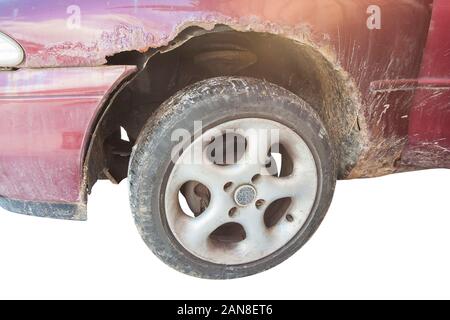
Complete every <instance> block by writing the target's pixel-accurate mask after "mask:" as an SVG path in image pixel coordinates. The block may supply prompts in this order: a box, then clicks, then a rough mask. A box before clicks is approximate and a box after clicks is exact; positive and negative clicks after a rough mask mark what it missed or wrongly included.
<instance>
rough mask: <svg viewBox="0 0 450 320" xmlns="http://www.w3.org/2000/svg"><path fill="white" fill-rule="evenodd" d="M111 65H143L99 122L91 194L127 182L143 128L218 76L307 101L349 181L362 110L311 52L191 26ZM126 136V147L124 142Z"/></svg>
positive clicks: (90, 163)
mask: <svg viewBox="0 0 450 320" xmlns="http://www.w3.org/2000/svg"><path fill="white" fill-rule="evenodd" d="M142 61H146V63H143V62H142ZM108 64H138V65H141V70H140V72H139V74H138V75H137V76H136V77H135V78H134V79H133V80H132V81H131V82H129V83H128V84H127V85H126V86H125V87H123V88H122V89H121V91H120V92H118V93H117V94H116V97H115V99H113V101H112V102H111V103H110V105H109V106H108V107H107V108H106V110H105V111H104V113H103V116H102V117H101V118H100V119H99V122H98V125H97V127H96V129H95V132H94V133H93V135H92V139H91V144H90V148H89V150H88V153H87V156H86V160H85V166H84V168H85V181H86V186H87V189H88V190H90V189H91V188H92V186H93V185H94V183H95V182H96V181H97V180H98V179H105V178H108V179H110V180H112V181H117V182H119V181H120V180H122V179H124V178H125V177H126V175H127V167H128V162H129V156H130V153H131V148H132V146H133V144H134V142H135V141H136V139H137V137H138V135H139V132H140V130H141V128H142V127H143V126H144V125H145V123H146V122H147V120H148V118H149V117H150V116H151V115H152V114H153V112H154V111H155V110H156V109H157V108H158V107H159V106H160V105H161V104H162V103H163V102H164V101H165V100H166V99H168V98H169V97H171V96H172V95H174V94H175V93H176V92H177V91H179V90H180V89H182V88H184V87H186V86H187V85H190V84H192V83H194V82H197V81H200V80H204V79H207V78H212V77H217V76H245V77H254V78H259V79H264V80H267V81H269V82H272V83H274V84H277V85H279V86H282V87H284V88H286V89H288V90H290V91H291V92H293V93H295V94H297V95H298V96H300V97H301V98H303V99H304V100H305V101H307V102H308V103H309V104H310V105H311V106H312V107H313V108H315V110H316V111H317V112H318V114H319V115H320V117H321V118H322V121H323V122H324V123H325V125H326V127H327V129H328V131H329V134H330V137H331V138H332V140H333V144H334V147H335V149H336V154H337V161H338V168H339V172H338V175H339V177H341V178H342V177H345V176H346V175H347V174H348V172H349V171H350V170H351V168H352V167H353V166H354V164H355V162H356V159H357V157H358V155H359V152H360V150H361V145H362V142H361V138H360V134H359V131H360V128H359V123H358V105H356V104H355V103H354V101H353V100H352V94H351V92H350V90H351V89H350V88H349V87H348V86H347V83H348V82H347V81H346V80H345V79H344V76H343V75H342V74H341V73H340V72H337V71H336V69H335V68H334V67H333V65H332V64H331V63H329V61H328V60H327V59H326V58H325V57H324V56H323V55H322V54H321V53H320V52H318V51H317V50H316V49H314V48H312V47H311V46H308V45H304V44H301V43H298V42H296V41H293V40H290V39H286V38H283V37H281V36H276V35H271V34H267V33H255V32H238V31H233V30H231V29H227V28H226V27H219V28H215V29H213V30H212V31H205V30H203V29H201V28H196V27H193V28H190V29H187V30H185V31H184V32H182V33H181V34H180V35H179V36H178V38H177V39H175V40H174V41H173V42H171V44H170V46H169V47H166V48H159V49H158V50H153V51H150V52H147V53H144V54H142V53H138V52H136V51H132V52H123V53H119V54H117V55H115V56H113V57H110V58H109V59H108ZM121 131H122V132H123V131H126V133H127V135H128V138H129V139H127V140H129V141H125V140H124V139H122V138H123V137H121Z"/></svg>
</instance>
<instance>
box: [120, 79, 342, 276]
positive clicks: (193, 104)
mask: <svg viewBox="0 0 450 320" xmlns="http://www.w3.org/2000/svg"><path fill="white" fill-rule="evenodd" d="M253 119H256V120H255V121H261V123H271V124H272V123H273V125H278V124H279V126H280V127H282V128H284V127H286V128H288V129H289V130H286V132H288V133H289V134H292V132H294V133H295V134H296V135H298V137H300V138H301V139H302V141H304V143H305V145H306V146H307V147H308V148H309V150H310V153H311V155H312V157H313V158H312V159H313V161H314V163H315V171H314V177H315V178H314V179H315V180H314V181H315V184H314V192H315V194H314V197H313V198H312V200H311V209H310V211H309V212H306V216H305V217H304V221H303V222H302V225H301V228H300V229H299V230H298V232H296V233H295V234H294V235H293V236H292V238H291V239H289V240H286V239H283V240H282V241H287V242H286V244H284V245H283V246H282V247H281V248H279V249H277V250H276V251H274V252H271V253H270V254H268V255H266V256H263V257H261V258H260V259H257V260H253V261H244V257H242V258H241V257H240V256H239V254H235V253H234V251H233V254H230V255H228V258H229V259H230V262H229V261H228V260H224V261H222V262H221V263H218V262H217V261H219V260H220V261H221V259H222V260H223V259H225V258H223V257H222V256H219V255H218V256H217V258H211V259H206V258H203V255H200V254H195V253H194V251H195V250H196V249H195V248H194V249H192V250H190V249H189V248H188V246H187V245H184V244H183V243H182V241H180V240H179V239H180V238H179V237H178V236H177V235H176V234H177V233H176V232H174V230H175V227H173V228H172V227H171V225H170V223H171V222H170V221H171V220H170V219H172V218H170V219H169V218H168V217H169V215H170V214H172V213H171V212H169V211H170V210H166V209H167V208H168V205H167V199H168V198H169V196H170V197H174V196H172V195H169V194H166V192H168V191H167V190H170V189H169V184H168V181H169V180H170V179H173V177H174V179H177V178H178V176H176V175H173V174H172V171H173V170H174V166H175V165H174V164H173V162H172V150H173V149H174V148H175V147H176V146H177V144H178V143H179V141H171V140H172V139H171V135H172V133H173V132H174V130H176V129H185V130H187V131H188V132H191V133H193V132H194V121H198V120H201V121H202V123H203V127H204V128H206V129H204V131H205V132H206V131H207V130H209V129H210V128H214V127H217V126H219V125H222V124H226V123H234V122H233V121H241V120H242V121H246V122H245V123H247V124H248V123H251V122H250V120H251V121H254V120H253ZM236 123H239V122H236ZM258 123H259V122H258ZM288 133H286V134H288ZM335 162H336V161H335V155H334V152H333V148H332V146H331V143H330V139H329V137H328V134H327V131H326V128H325V126H324V125H323V123H322V122H321V120H320V118H319V117H318V115H317V114H316V112H315V111H314V109H313V108H312V107H310V106H309V105H308V104H307V103H306V102H305V101H303V100H302V99H301V98H299V97H298V96H296V95H294V94H292V93H291V92H289V91H287V90H285V89H283V88H281V87H278V86H276V85H274V84H271V83H268V82H265V81H262V80H257V79H252V78H234V77H220V78H214V79H208V80H205V81H201V82H199V83H196V84H194V85H192V86H190V87H188V88H185V89H184V90H182V91H180V92H178V93H177V94H176V95H175V96H173V97H172V98H170V99H169V100H167V101H166V102H165V103H164V104H163V105H162V106H161V107H160V109H159V110H158V111H157V112H156V114H154V115H153V116H152V117H151V119H149V121H148V122H147V124H146V125H145V127H144V128H143V130H142V132H141V134H140V136H139V139H138V141H137V142H136V145H135V147H134V148H133V153H132V157H131V162H130V167H129V183H130V202H131V208H132V212H133V215H134V218H135V222H136V225H137V228H138V230H139V232H140V234H141V236H142V238H143V240H144V241H145V243H146V244H147V245H148V247H149V248H150V249H151V250H152V251H153V252H154V253H155V254H156V255H157V256H158V257H159V258H160V259H161V260H162V261H163V262H165V263H166V264H168V265H169V266H171V267H173V268H174V269H176V270H178V271H180V272H183V273H185V274H188V275H191V276H195V277H200V278H207V279H231V278H240V277H246V276H250V275H253V274H256V273H259V272H262V271H265V270H268V269H270V268H272V267H274V266H276V265H278V264H280V263H281V262H283V261H284V260H286V259H287V258H289V257H290V256H291V255H293V254H294V253H295V252H296V251H297V250H299V249H300V248H301V247H302V246H303V245H304V244H305V243H306V242H307V241H308V240H309V238H310V237H311V236H312V235H313V233H314V232H315V231H316V230H317V228H318V227H319V225H320V223H321V222H322V220H323V218H324V216H325V214H326V212H327V210H328V208H329V205H330V203H331V200H332V197H333V193H334V188H335V184H336V166H335ZM180 170H181V169H180ZM183 170H184V169H183ZM214 170H216V169H215V168H214ZM218 170H219V169H218ZM220 170H221V169H220ZM311 177H313V175H311ZM269 178H270V179H272V180H273V181H275V180H274V179H275V178H276V177H275V178H273V177H271V176H269V177H267V179H269ZM286 179H288V178H286ZM272 180H270V181H272ZM267 181H269V180H267ZM277 181H281V180H277ZM263 183H264V182H263ZM277 183H278V182H277ZM281 186H282V185H281ZM255 189H256V187H255ZM283 190H284V189H283ZM286 190H287V189H286ZM305 190H306V189H305ZM246 191H249V189H248V188H247V190H246ZM250 191H251V190H250ZM239 192H243V191H242V190H239ZM295 192H296V191H295ZM236 195H242V193H238V191H237V190H236V191H235V193H234V196H235V198H234V199H236ZM221 197H222V196H221ZM252 197H253V198H252V200H250V201H254V200H256V198H255V195H253V194H252ZM269 197H270V195H269ZM209 198H210V199H211V195H209ZM208 201H209V200H208ZM227 201H228V200H227ZM235 201H238V200H235ZM294 201H295V199H294ZM272 203H273V202H272ZM295 203H297V202H295ZM238 204H239V206H240V205H242V203H238ZM245 205H248V208H247V209H245V208H244V209H243V210H250V207H251V210H254V208H253V203H251V204H248V203H247V204H245ZM269 206H271V205H267V206H266V208H267V209H266V210H269V209H268V207H269ZM240 208H241V207H239V208H238V209H240ZM227 209H228V208H227ZM227 209H226V210H227ZM278 209H279V208H278ZM197 210H200V209H197ZM224 210H225V209H224ZM166 211H167V212H166ZM211 211H212V210H211ZM198 212H199V211H198ZM302 212H303V211H302ZM266 213H267V212H266ZM266 213H264V219H266V218H265V217H266V216H265V215H266ZM177 214H178V213H177ZM230 216H231V210H230ZM288 218H289V217H288V216H287V217H286V219H288ZM291 218H292V217H290V218H289V219H288V220H291ZM183 219H185V218H183ZM196 219H197V218H196ZM205 219H206V218H205ZM247 219H250V218H247ZM257 219H260V218H259V217H258V218H257ZM189 221H191V220H189ZM264 221H265V220H264ZM189 223H190V222H189ZM264 223H266V222H264ZM278 223H280V222H278ZM282 223H283V224H284V223H286V222H285V220H283V222H282ZM297 227H298V226H296V228H297ZM221 228H222V227H221ZM294 229H295V228H293V230H294ZM183 230H184V229H183ZM244 231H246V230H244ZM289 232H291V231H289ZM255 234H256V231H255ZM265 234H266V233H265ZM212 235H213V234H211V235H210V236H211V239H212ZM218 239H219V238H218ZM277 239H278V238H277ZM206 241H210V239H209V238H208V239H207V240H206ZM214 241H215V240H214ZM218 241H219V240H218ZM248 241H249V242H248V243H253V242H252V241H254V240H252V241H250V240H248ZM267 243H268V244H270V242H267ZM280 243H281V240H280ZM221 245H222V244H221ZM226 245H227V246H228V244H226ZM252 245H254V244H252ZM236 247H237V246H236V245H233V246H230V248H233V249H230V250H237V249H235V248H236ZM205 248H206V247H205ZM227 248H228V247H227ZM199 250H200V249H199ZM205 250H206V249H205ZM224 251H225V249H224V250H221V251H217V250H216V251H211V252H224ZM236 252H237V251H236ZM261 252H264V248H261ZM214 254H216V253H211V256H212V257H216V256H214ZM206 256H207V254H205V257H206ZM224 257H226V256H224ZM215 259H216V260H217V261H216V260H215ZM240 259H242V261H244V262H243V263H239V261H240ZM231 261H232V262H231Z"/></svg>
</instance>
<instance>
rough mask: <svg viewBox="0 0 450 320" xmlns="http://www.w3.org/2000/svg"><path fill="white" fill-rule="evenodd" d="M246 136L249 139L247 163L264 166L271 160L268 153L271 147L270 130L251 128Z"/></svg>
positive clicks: (246, 155) (246, 154)
mask: <svg viewBox="0 0 450 320" xmlns="http://www.w3.org/2000/svg"><path fill="white" fill-rule="evenodd" d="M245 138H246V139H247V150H246V153H245V161H246V163H247V164H250V165H257V166H261V167H264V166H265V165H266V163H267V161H268V160H269V156H268V154H269V149H270V147H271V139H270V138H271V137H270V131H269V130H262V129H260V130H257V129H249V130H247V132H246V135H245Z"/></svg>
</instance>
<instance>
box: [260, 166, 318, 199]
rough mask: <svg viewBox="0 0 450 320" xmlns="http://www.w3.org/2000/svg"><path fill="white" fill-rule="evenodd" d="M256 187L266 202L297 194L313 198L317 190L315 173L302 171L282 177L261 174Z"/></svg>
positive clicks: (301, 196)
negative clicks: (301, 172)
mask: <svg viewBox="0 0 450 320" xmlns="http://www.w3.org/2000/svg"><path fill="white" fill-rule="evenodd" d="M257 187H258V191H259V193H260V197H262V198H263V199H264V200H266V201H267V202H272V201H275V200H277V199H281V198H292V197H297V196H298V197H300V199H308V198H314V195H315V194H316V191H317V179H316V173H315V172H307V171H304V172H303V174H298V173H295V174H293V175H291V176H289V177H284V178H278V177H273V176H262V177H261V178H260V180H259V181H258V182H257Z"/></svg>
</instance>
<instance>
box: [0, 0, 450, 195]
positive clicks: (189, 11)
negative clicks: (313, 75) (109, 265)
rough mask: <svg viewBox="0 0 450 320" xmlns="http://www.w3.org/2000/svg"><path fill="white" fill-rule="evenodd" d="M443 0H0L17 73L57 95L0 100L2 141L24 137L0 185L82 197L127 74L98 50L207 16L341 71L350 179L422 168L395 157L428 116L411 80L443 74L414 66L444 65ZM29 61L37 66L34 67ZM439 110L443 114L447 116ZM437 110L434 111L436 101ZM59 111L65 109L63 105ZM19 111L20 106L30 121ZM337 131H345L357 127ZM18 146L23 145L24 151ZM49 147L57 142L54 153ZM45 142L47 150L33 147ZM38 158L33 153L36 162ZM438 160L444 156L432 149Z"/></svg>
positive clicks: (146, 39) (170, 32) (176, 31)
mask: <svg viewBox="0 0 450 320" xmlns="http://www.w3.org/2000/svg"><path fill="white" fill-rule="evenodd" d="M446 2H447V1H446V0H434V1H433V0H355V1H348V0H316V1H311V0H196V1H192V0H139V1H138V0H109V1H106V0H98V1H93V0H79V1H77V2H76V4H75V5H74V4H73V1H71V0H61V1H58V2H54V1H50V0H43V1H40V2H35V1H33V0H18V1H0V31H1V32H4V33H5V34H7V35H9V36H11V37H13V38H14V39H15V40H16V41H18V42H19V43H20V45H21V46H22V47H23V48H24V50H25V53H26V59H25V61H24V62H23V64H22V65H21V66H20V67H21V68H22V69H21V70H20V71H18V72H20V73H21V74H23V75H27V74H28V73H29V74H30V77H29V80H28V82H27V83H28V84H29V85H30V86H41V87H42V89H43V90H44V91H45V92H46V93H45V94H44V96H45V95H48V96H49V97H51V96H52V95H54V96H57V97H58V98H55V99H53V98H51V99H49V98H45V97H44V96H39V97H37V98H33V99H31V100H32V101H33V104H32V105H30V104H29V103H28V100H27V99H28V98H26V99H23V100H20V99H19V98H18V96H19V95H18V96H17V97H16V99H15V100H13V101H11V100H8V99H9V98H7V99H3V101H1V100H0V103H1V105H0V112H4V111H5V110H6V111H7V112H12V113H13V114H14V113H15V114H16V115H12V116H11V115H9V114H8V116H7V118H8V119H9V120H8V119H5V120H3V123H2V125H4V127H0V138H1V139H3V140H5V141H7V140H9V139H11V137H12V136H13V135H14V134H17V135H18V137H20V138H17V139H21V140H20V143H19V144H14V143H10V144H11V145H8V148H7V149H8V150H7V149H6V148H5V149H4V150H5V151H2V153H3V152H4V154H2V155H0V157H1V158H0V162H1V164H0V188H1V189H0V195H6V196H8V195H10V196H14V197H17V198H18V199H24V200H36V201H52V200H57V201H67V202H72V201H82V199H81V198H80V196H81V195H82V188H83V186H82V180H83V178H82V174H83V170H82V169H81V168H82V166H83V154H84V150H86V149H87V148H88V142H89V139H87V137H88V136H89V135H90V134H91V132H92V131H91V130H92V123H93V122H94V121H95V119H98V118H99V117H100V116H101V114H100V113H99V112H100V110H101V105H102V101H104V100H105V99H106V97H107V96H108V93H110V92H112V90H113V88H115V86H117V81H120V79H122V78H123V77H124V76H125V75H126V74H128V73H129V72H132V71H131V69H124V67H114V68H119V69H114V68H112V69H105V68H110V67H106V66H103V64H105V63H106V62H107V57H109V56H112V55H114V54H117V53H120V52H124V51H130V50H138V51H140V52H146V51H148V50H149V49H150V48H161V47H165V50H170V47H171V46H176V45H178V44H177V42H176V41H175V40H176V39H177V36H179V35H180V33H181V34H182V33H183V32H186V31H189V28H203V29H206V30H211V29H213V28H214V27H215V26H216V25H226V26H228V27H229V28H231V29H234V30H237V31H242V32H247V31H253V32H261V33H270V34H273V35H278V36H280V37H284V38H288V39H292V40H293V41H295V42H297V43H299V44H301V45H305V46H310V47H312V48H313V49H314V50H316V51H317V52H319V53H320V54H321V55H322V56H323V58H324V59H326V60H327V61H328V62H329V63H330V65H332V66H333V67H334V69H335V70H336V72H337V73H339V74H340V76H341V77H342V79H345V81H346V85H347V88H348V90H349V91H351V92H352V95H351V97H350V101H349V103H353V104H355V105H357V109H358V110H359V112H358V113H357V114H355V115H349V116H351V117H354V119H355V120H354V125H353V126H354V127H358V128H359V130H360V132H361V136H362V137H363V139H364V145H363V148H362V150H361V154H360V155H359V159H358V161H357V162H356V163H355V164H354V166H353V167H352V168H351V170H350V171H349V174H348V176H347V178H359V177H373V176H379V175H383V174H389V173H393V172H398V171H402V170H409V169H414V168H417V167H422V166H421V159H420V158H421V155H420V154H416V155H414V156H410V157H409V161H407V162H403V161H399V160H402V157H401V156H402V153H403V152H404V150H405V146H406V145H407V143H408V136H409V138H411V137H412V136H416V134H417V133H419V136H420V135H422V134H423V133H424V132H425V131H428V129H427V126H426V125H421V124H420V123H422V121H424V120H423V119H422V118H421V116H420V114H423V113H420V111H414V112H413V113H412V114H411V116H410V111H411V108H412V106H413V105H414V106H415V107H414V108H417V106H418V105H420V100H418V99H420V90H419V91H417V94H416V89H418V86H419V83H420V82H421V81H424V80H425V78H426V79H428V80H429V82H430V83H429V85H431V86H435V85H438V83H439V81H441V80H442V79H443V77H439V75H438V74H434V75H433V77H428V76H424V77H419V76H420V75H426V72H427V71H426V70H428V69H427V67H426V66H427V65H429V66H430V68H431V67H433V66H437V65H439V67H438V68H437V69H441V70H445V69H446V68H447V70H448V64H447V63H448V61H449V59H448V55H447V51H444V52H443V51H440V50H438V49H437V48H436V44H435V41H436V40H432V38H433V37H436V38H437V39H439V37H440V36H441V37H445V34H442V32H439V33H436V32H432V31H433V30H431V31H429V27H430V20H431V13H432V9H433V10H434V19H435V21H438V22H440V23H443V20H442V18H441V19H437V20H436V17H438V15H439V14H440V15H444V16H448V14H449V13H448V6H446V5H445V3H446ZM374 8H375V9H374ZM376 8H379V9H380V10H381V11H380V13H381V25H380V26H379V28H378V27H377V26H376V25H375V26H373V25H372V26H371V25H370V19H371V15H373V14H374V13H373V12H374V11H373V10H375V12H376ZM436 11H439V12H438V13H436ZM442 11H443V13H442ZM444 20H445V19H444ZM432 26H434V25H432ZM447 26H448V24H447ZM444 28H445V26H444ZM430 36H431V38H429V39H428V42H427V37H430ZM430 39H431V40H430ZM447 39H448V36H447ZM174 41H175V42H174ZM426 46H427V47H426ZM424 52H425V55H424V56H423V53H424ZM430 61H431V63H430ZM446 61H447V62H446ZM54 67H58V68H62V69H61V70H62V71H60V73H58V71H55V70H53V69H52V68H54ZM80 67H82V68H80ZM89 67H90V68H89ZM34 68H43V69H41V70H40V71H34V70H33V69H34ZM120 68H122V69H120ZM70 70H72V71H73V70H82V71H81V73H80V74H78V75H76V71H73V72H74V73H73V74H72V75H71V76H67V75H66V74H65V72H67V73H69V74H71V72H72V71H70ZM88 70H90V71H88ZM102 70H104V71H102ZM107 70H108V71H107ZM111 70H114V71H111ZM119 70H122V71H121V72H122V73H121V72H120V71H119ZM16 72H17V71H16ZM33 72H37V73H41V75H42V77H32V76H31V75H33ZM103 72H106V73H109V72H113V73H114V74H115V76H113V77H111V78H110V77H108V76H106V78H107V79H105V75H104V74H103ZM13 73H14V72H12V71H10V72H6V73H5V72H3V73H0V96H1V92H2V90H6V91H5V92H8V90H11V88H10V87H12V86H13V87H15V88H18V85H17V84H16V83H15V82H11V81H10V80H8V77H9V75H12V74H13ZM20 73H19V74H20ZM102 74H103V75H102ZM87 75H93V76H95V77H97V76H98V77H99V84H98V85H99V86H101V88H102V89H101V90H100V91H101V92H102V93H103V94H99V92H97V93H96V94H94V96H90V95H91V94H86V93H85V92H86V90H87V92H89V91H90V90H91V89H90V88H89V86H87V85H84V84H83V83H77V79H82V78H83V76H87ZM27 77H28V76H27ZM49 78H52V79H54V82H52V84H51V85H48V84H47V85H46V86H45V87H44V86H42V85H41V84H45V82H42V81H43V80H45V79H49ZM113 78H115V79H113ZM444 78H445V77H444ZM68 79H69V80H68ZM70 79H71V80H72V82H73V83H72V84H71V85H69V88H67V87H61V85H59V84H58V81H61V82H66V81H69V82H70ZM444 80H445V79H444ZM78 81H79V80H78ZM419 89H420V88H419ZM66 90H69V92H71V93H70V94H69V96H70V95H71V97H72V98H74V99H73V100H72V99H66V98H67V97H59V96H64V95H65V94H66V93H65V92H66ZM17 92H18V93H20V94H21V95H24V94H28V90H27V87H26V86H25V87H23V88H18V90H17ZM448 98H449V97H448V96H446V95H445V93H444V94H442V95H441V98H440V99H442V102H445V100H447V102H448ZM427 100H428V101H431V100H430V99H428V98H427ZM440 105H444V104H440ZM33 106H34V107H33ZM1 108H3V110H1ZM71 108H73V109H71ZM432 108H433V107H432ZM446 108H447V109H446V110H444V112H447V114H448V107H446ZM434 109H435V112H443V111H442V110H441V109H439V108H438V107H434ZM11 110H13V111H11ZM55 110H56V111H55ZM67 110H72V111H71V112H68V113H67V112H66V111H67ZM427 110H429V109H428V107H427ZM19 115H22V116H23V115H26V117H27V118H28V117H29V119H31V120H30V121H31V122H30V123H28V122H27V121H26V120H25V118H23V117H22V118H21V117H20V116H19ZM1 116H2V117H3V115H1ZM0 119H1V118H0ZM11 119H13V120H11ZM33 119H35V120H33ZM36 119H39V121H41V122H42V121H43V119H45V120H46V121H47V122H48V123H49V124H50V125H49V124H46V125H43V124H42V123H43V122H42V123H41V124H40V123H39V122H36V121H37V120H36ZM72 119H77V123H78V125H76V126H75V128H74V129H73V130H72V127H71V126H69V125H68V123H69V121H70V120H72ZM436 119H438V120H439V115H433V116H431V117H429V120H426V121H429V125H431V126H432V125H433V123H434V122H433V121H436ZM444 119H447V118H444ZM0 121H2V120H0ZM446 121H447V120H443V122H442V121H441V122H440V126H441V127H442V126H443V127H448V126H446ZM9 122H13V123H14V124H11V123H9ZM410 122H411V124H412V125H411V127H410ZM15 123H17V124H15ZM417 123H419V125H417ZM30 124H31V125H30ZM10 127H12V128H10ZM19 128H20V130H19ZM344 129H345V130H349V131H351V130H353V129H354V128H344ZM435 129H436V128H435ZM11 130H12V131H11ZM438 130H440V131H439V134H441V133H443V134H445V135H447V134H448V131H445V130H446V129H445V130H444V129H442V128H441V129H438ZM63 133H66V134H67V136H64V135H63ZM439 134H437V136H438V137H439ZM31 137H33V138H35V142H36V143H35V144H34V143H33V142H31V141H29V140H28V141H26V139H31ZM44 137H46V138H45V139H44ZM435 138H436V136H433V139H435ZM14 139H15V138H13V140H14ZM420 139H422V138H420ZM47 140H49V141H50V142H51V143H50V146H47V145H45V141H47ZM64 141H65V142H64ZM412 141H413V140H412ZM433 141H434V140H433ZM422 142H423V141H421V142H420V144H421V145H423V143H422ZM66 143H67V144H66ZM19 146H22V147H23V146H26V148H25V149H26V153H25V154H23V150H22V149H21V148H20V147H19ZM64 146H65V147H64ZM56 149H57V150H58V152H54V151H55V150H56ZM42 152H43V153H45V155H42V154H40V153H42ZM36 156H38V159H40V162H39V161H38V162H36V161H34V160H33V157H36ZM46 157H47V158H46ZM415 157H416V158H419V159H415ZM445 161H448V157H447V158H446V160H445ZM442 163H444V160H442V159H441V164H442ZM444 166H445V165H444ZM448 167H450V165H448ZM19 169H20V170H19ZM22 169H23V170H22ZM61 172H64V173H63V174H61ZM46 175H49V176H50V177H51V178H49V177H45V176H46ZM40 178H44V180H42V181H45V182H46V183H42V181H41V179H40ZM6 184H11V185H9V186H5V185H6ZM52 184H53V185H52Z"/></svg>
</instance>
